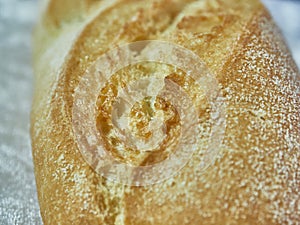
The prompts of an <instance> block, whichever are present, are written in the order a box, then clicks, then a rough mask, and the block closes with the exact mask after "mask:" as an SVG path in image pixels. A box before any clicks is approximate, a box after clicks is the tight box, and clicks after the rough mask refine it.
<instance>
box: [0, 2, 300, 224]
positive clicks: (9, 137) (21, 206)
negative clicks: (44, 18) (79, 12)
mask: <svg viewBox="0 0 300 225" xmlns="http://www.w3.org/2000/svg"><path fill="white" fill-rule="evenodd" d="M264 2H265V3H266V4H267V6H268V7H269V9H270V10H271V12H272V14H273V16H274V17H275V20H276V21H277V22H278V24H279V25H280V27H281V28H282V30H283V32H284V35H285V37H286V38H287V40H288V43H289V45H290V48H291V50H292V52H293V55H294V58H295V59H296V61H297V64H298V66H300V23H299V21H300V14H299V13H298V12H299V11H300V2H299V1H276V0H264ZM37 11H38V6H37V0H0V224H3V225H5V224H25V225H27V224H28V225H31V224H42V222H41V219H40V213H39V207H38V201H37V195H36V188H35V180H34V174H33V164H32V156H31V147H30V136H29V112H30V106H31V96H32V84H33V75H32V69H31V50H30V49H31V31H32V26H33V24H34V21H35V20H36V18H37V14H38V13H37Z"/></svg>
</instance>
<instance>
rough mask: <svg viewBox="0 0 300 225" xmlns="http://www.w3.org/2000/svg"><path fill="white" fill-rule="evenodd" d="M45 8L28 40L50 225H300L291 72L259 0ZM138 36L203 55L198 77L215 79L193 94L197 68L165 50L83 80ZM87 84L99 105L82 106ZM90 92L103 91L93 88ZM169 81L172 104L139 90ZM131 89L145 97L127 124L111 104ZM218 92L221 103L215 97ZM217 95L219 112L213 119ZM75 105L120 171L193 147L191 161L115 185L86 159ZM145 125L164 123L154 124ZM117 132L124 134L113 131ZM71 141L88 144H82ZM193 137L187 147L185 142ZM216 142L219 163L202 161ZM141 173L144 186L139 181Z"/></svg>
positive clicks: (37, 152) (127, 1)
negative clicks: (174, 61) (150, 178)
mask: <svg viewBox="0 0 300 225" xmlns="http://www.w3.org/2000/svg"><path fill="white" fill-rule="evenodd" d="M42 12H43V13H42V16H41V18H40V21H39V23H38V25H37V27H36V29H35V32H34V40H33V44H34V69H35V92H34V100H33V106H32V114H31V137H32V148H33V159H34V165H35V176H36V183H37V189H38V198H39V203H40V209H41V215H42V218H43V222H44V224H45V225H48V224H49V225H53V224H107V225H108V224H116V225H142V224H143V225H148V224H149V225H152V224H153V225H154V224H155V225H159V224H161V225H183V224H190V225H191V224H193V225H195V224H206V225H207V224H268V225H270V224H297V223H298V222H299V221H300V194H299V193H300V163H299V162H300V102H299V99H300V91H299V89H300V85H299V81H300V78H299V71H298V69H297V67H296V65H295V63H294V61H293V59H292V57H291V55H290V53H289V49H288V48H287V46H286V44H285V42H284V40H283V38H282V36H281V34H280V31H279V29H278V28H277V27H276V25H275V24H274V22H273V20H272V18H271V16H270V15H269V13H268V12H267V10H266V9H265V8H264V6H263V5H262V4H261V3H260V2H259V1H258V0H252V1H242V0H198V1H196V0H187V1H182V0H154V1H149V0H113V1H104V0H102V1H101V0H98V1H97V0H64V1H60V0H49V1H48V2H47V3H46V4H45V7H44V8H43V9H42ZM143 40H153V41H152V42H151V43H152V44H153V43H154V44H155V43H157V44H158V46H160V44H161V43H162V42H163V43H165V44H166V45H167V46H169V47H170V46H171V47H172V46H173V48H172V49H173V50H174V48H175V50H176V49H177V50H176V51H178V52H180V51H183V52H189V54H190V55H192V57H194V58H193V59H195V57H196V58H197V57H198V59H199V62H200V61H201V63H200V64H201V69H203V70H202V72H203V71H205V72H203V76H204V75H205V76H204V77H205V79H206V80H209V79H212V80H213V81H214V82H213V83H206V84H204V85H203V84H202V86H201V84H200V86H199V85H198V83H197V82H195V80H196V78H195V76H193V72H192V75H189V71H185V70H184V69H182V68H180V67H179V66H178V68H177V65H169V64H168V63H165V62H169V61H168V60H170V59H171V58H172V52H167V53H168V54H169V57H170V58H168V57H165V60H166V61H165V62H151V61H147V62H138V63H136V64H134V65H127V66H126V67H124V68H122V69H121V70H118V71H114V73H112V75H111V76H110V77H109V78H108V79H107V80H106V81H105V82H102V83H101V82H100V83H99V82H94V81H93V80H89V79H85V78H87V77H89V76H88V75H89V74H95V73H97V68H99V67H101V66H103V67H104V68H106V67H105V63H102V64H101V60H100V59H101V57H102V56H103V54H105V53H107V52H109V51H114V49H118V50H120V49H121V48H120V46H126V44H128V43H139V42H137V41H143ZM154 40H156V41H157V40H159V41H160V42H155V41H154ZM149 43H150V42H149ZM174 46H175V47H174ZM157 48H159V47H157ZM125 49H126V48H125ZM167 49H168V48H167ZM154 50H155V47H154ZM154 50H153V49H152V51H154ZM137 51H139V50H137ZM162 51H164V49H162ZM176 51H175V55H176ZM112 54H113V53H112ZM182 54H183V53H182ZM114 56H116V57H117V55H114ZM118 57H119V56H118ZM118 57H117V58H115V59H113V58H112V59H109V62H110V63H109V65H110V66H114V65H118V63H119V61H122V60H118V59H122V57H123V56H120V57H119V58H118ZM99 60H100V61H99ZM179 61H180V60H179ZM181 61H182V60H181ZM97 63H98V64H97ZM183 64H184V62H183ZM186 64H187V65H186V67H187V68H191V71H193V70H195V71H196V70H199V68H200V66H198V64H197V63H196V64H193V63H190V61H189V59H186ZM200 64H199V65H200ZM202 67H203V68H202ZM95 71H96V72H95ZM102 72H103V71H102ZM104 72H106V71H104ZM98 73H99V74H100V72H99V71H98ZM99 76H101V74H100V75H99ZM140 80H142V81H140ZM133 81H134V82H136V83H135V84H134V82H133ZM202 81H203V80H202ZM82 82H86V83H85V84H86V85H91V86H90V87H91V88H88V89H86V92H91V93H92V92H95V93H94V94H96V97H97V96H98V97H97V99H96V100H97V102H95V105H94V106H95V107H94V109H92V108H88V107H87V106H85V105H81V104H80V101H78V98H81V97H82V96H81V94H83V93H85V92H83V91H82V92H80V90H82V89H80V88H81V84H83V83H82ZM132 82H133V83H132ZM139 82H140V83H139ZM147 82H148V83H147ZM94 84H95V85H96V86H97V85H100V86H101V90H96V89H93V88H92V87H94V86H92V85H94ZM208 84H211V85H208ZM212 84H214V85H212ZM134 85H136V86H134ZM163 85H165V86H168V87H167V90H169V92H172V90H173V95H172V99H173V100H172V101H173V102H172V101H171V100H168V99H164V98H163V96H155V98H153V96H152V97H151V96H150V98H147V96H144V95H143V93H144V92H143V91H144V90H147V91H145V93H146V94H147V93H148V94H149V93H150V94H151V93H152V92H155V90H156V88H158V89H159V88H160V86H161V89H159V90H162V87H163ZM172 85H175V86H176V87H175V86H174V88H173V89H171V88H172V87H173V86H172ZM100 86H99V87H100ZM97 87H98V86H97ZM99 87H98V88H99ZM135 87H136V88H137V87H139V88H140V89H137V90H140V92H139V91H132V92H131V93H133V94H132V95H131V97H135V96H140V95H139V93H142V94H141V97H143V98H139V101H137V104H132V105H131V108H130V110H129V112H128V113H127V114H126V115H127V116H128V117H129V119H128V118H127V119H128V121H129V122H128V124H125V126H124V124H123V125H122V119H120V117H119V114H120V113H121V114H122V112H121V111H122V102H121V100H120V98H119V96H120V95H122V93H123V94H124V95H125V94H126V93H125V91H122V90H126V88H129V89H130V88H131V89H132V90H133V89H134V88H135ZM168 88H169V89H168ZM213 88H215V89H216V91H217V95H216V96H214V95H213V96H214V97H215V98H210V97H209V95H210V93H211V92H212V90H213ZM134 90H135V89H134ZM170 90H171V91H170ZM97 91H99V93H97ZM174 93H175V94H174ZM152 94H153V93H152ZM171 94H172V93H171ZM87 96H89V95H87ZM182 96H184V97H182ZM136 98H138V97H136ZM174 99H175V100H178V101H179V102H180V101H181V100H182V99H183V100H184V99H187V100H188V101H189V102H187V103H186V104H192V105H193V107H186V108H184V104H181V103H178V104H175V106H174V102H175V100H174ZM213 100H215V101H220V102H221V103H222V107H223V108H222V109H224V110H223V111H222V110H221V111H220V110H219V111H218V109H217V110H216V112H215V113H213V112H214V109H213V105H212V101H213ZM87 101H89V99H88V97H87ZM75 109H78V110H79V111H80V112H81V111H82V113H83V114H82V115H90V116H91V118H92V119H94V121H92V122H93V123H94V125H93V126H95V129H96V130H97V131H98V132H99V134H100V136H99V137H100V139H101V143H102V144H103V148H104V149H105V150H106V152H108V153H109V154H110V157H112V158H114V159H115V160H117V161H118V162H121V163H123V164H122V165H124V164H126V165H131V166H136V167H138V168H142V167H146V166H151V165H156V164H159V163H160V162H161V163H164V162H166V161H167V160H169V159H170V155H172V154H173V153H174V151H175V150H176V146H177V145H179V143H181V147H182V149H179V150H178V151H180V150H183V151H188V153H190V157H188V160H187V162H186V164H184V165H182V167H180V166H179V167H178V170H176V171H175V170H174V171H173V172H174V173H173V172H172V171H171V172H172V173H170V174H169V175H170V176H165V177H163V178H164V179H157V180H155V182H153V183H151V182H148V183H147V179H146V178H147V177H146V176H144V177H142V176H139V174H138V173H134V171H119V172H120V173H121V174H125V173H128V176H129V178H128V179H129V181H128V182H122V181H124V180H120V179H119V180H118V179H110V178H112V177H110V172H112V171H111V170H109V172H107V171H106V172H107V173H106V172H105V170H104V169H105V168H103V167H104V166H103V165H101V163H102V161H99V160H98V158H97V157H94V155H93V154H94V153H95V152H93V153H91V154H92V156H86V155H85V154H89V153H88V152H85V150H84V149H82V146H86V143H85V141H86V142H89V139H88V138H89V133H85V132H84V130H82V131H81V130H80V129H83V127H84V126H85V127H86V129H89V128H90V127H89V125H88V123H87V119H86V118H85V117H83V116H82V117H81V116H78V115H77V114H76V112H77V111H76V110H75ZM114 109H116V111H114ZM93 110H94V111H93ZM192 110H194V111H192ZM181 111H182V113H181ZM90 112H93V113H92V114H89V113H90ZM220 112H221V113H220ZM85 113H86V114H85ZM215 114H217V115H215ZM80 115H81V114H80ZM93 116H94V117H93ZM153 118H158V120H157V121H158V122H157V123H159V124H160V123H161V122H162V123H164V124H165V125H164V126H163V127H162V128H161V127H160V126H157V124H156V123H154V122H153V123H152V122H151V121H152V119H153ZM220 118H223V120H218V119H220ZM159 119H161V120H162V121H161V120H159ZM218 121H219V122H220V124H218V123H217V122H218ZM216 123H217V125H216ZM150 125H151V126H152V127H151V126H150ZM118 126H120V129H117V128H118ZM188 126H190V129H189V127H188ZM77 128H78V129H79V130H78V129H77ZM160 128H161V129H160ZM219 128H220V130H221V128H222V129H223V131H222V132H220V130H219ZM124 129H125V130H126V129H128V130H129V131H130V132H131V133H132V136H126V135H125V136H124V135H122V134H118V135H119V136H118V135H117V131H118V132H120V133H122V132H123V131H124ZM214 130H215V131H214ZM194 131H195V132H194ZM196 131H197V132H196ZM80 132H81V133H80ZM126 132H127V131H126ZM214 132H217V133H218V132H219V133H218V135H217V136H214ZM78 134H79V136H80V135H81V136H83V137H86V139H84V138H83V139H80V138H79V139H78ZM118 137H119V138H118ZM120 137H125V138H124V139H122V138H120ZM190 137H191V138H192V140H191V143H187V144H186V147H185V145H183V144H182V143H185V142H184V141H185V139H188V138H190ZM130 138H131V139H130ZM132 138H133V139H132ZM134 140H142V141H141V143H138V144H136V143H135V142H134ZM149 140H151V141H149ZM158 140H159V141H158ZM181 140H183V142H181ZM147 141H149V142H148V145H146V144H145V143H147ZM211 142H213V143H211ZM157 143H158V145H157ZM214 143H217V144H215V145H214ZM131 144H132V145H131ZM132 146H133V147H132ZM134 146H144V147H145V149H148V148H149V147H153V149H155V151H141V149H135V148H134ZM191 146H192V147H193V151H190V147H191ZM210 146H212V148H211V150H212V152H213V155H209V158H208V161H205V163H207V165H205V166H203V162H204V161H203V159H206V158H205V157H206V156H207V154H210V153H211V152H209V150H210ZM189 151H190V152H189ZM95 154H96V153H95ZM174 155H176V154H175V153H174ZM96 156H97V155H96ZM100 158H101V157H100ZM89 159H91V160H89ZM205 163H204V164H205ZM99 166H100V167H99ZM99 168H100V169H99ZM122 168H127V167H122ZM130 168H131V167H130ZM171 170H172V168H171ZM166 171H167V169H166ZM166 171H159V174H157V176H158V177H159V176H161V175H162V174H163V173H164V172H166ZM156 172H157V171H156ZM160 173H161V174H160ZM133 177H134V178H133ZM154 177H155V176H154ZM114 178H118V176H115V177H114ZM130 179H134V181H135V183H130ZM139 179H142V181H143V182H146V183H145V185H143V183H138V182H136V181H138V180H139Z"/></svg>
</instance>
